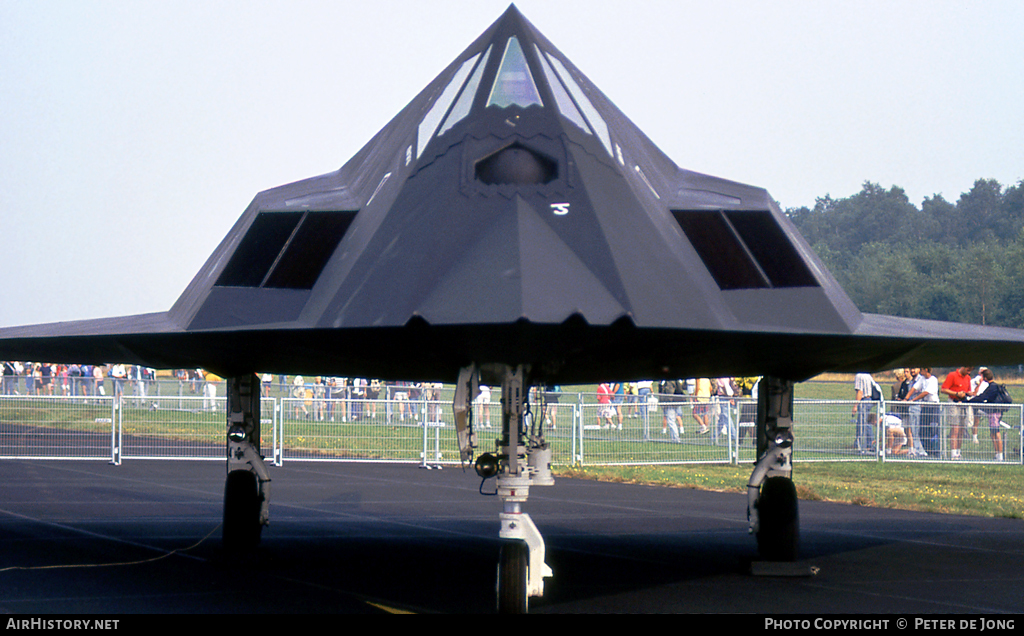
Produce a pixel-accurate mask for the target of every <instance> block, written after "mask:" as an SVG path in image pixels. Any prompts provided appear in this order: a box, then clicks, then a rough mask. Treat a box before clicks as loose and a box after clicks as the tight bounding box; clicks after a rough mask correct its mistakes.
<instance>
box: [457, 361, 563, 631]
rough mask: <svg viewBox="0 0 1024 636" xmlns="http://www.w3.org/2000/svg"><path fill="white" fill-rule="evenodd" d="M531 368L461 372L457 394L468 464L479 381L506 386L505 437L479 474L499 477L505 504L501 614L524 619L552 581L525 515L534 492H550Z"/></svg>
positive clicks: (479, 464)
mask: <svg viewBox="0 0 1024 636" xmlns="http://www.w3.org/2000/svg"><path fill="white" fill-rule="evenodd" d="M527 373H528V368H526V367H524V366H518V367H516V368H515V369H513V368H511V367H509V366H506V365H493V366H486V367H483V368H482V369H478V368H477V367H476V365H473V366H470V367H467V368H464V369H462V370H461V371H460V372H459V383H458V386H457V387H456V394H455V413H456V430H457V432H458V437H459V443H460V451H461V453H462V458H463V460H464V461H465V460H468V459H469V458H471V456H472V449H473V447H474V446H475V437H474V434H473V431H472V421H471V418H470V417H469V404H470V403H471V402H472V400H473V398H474V397H476V395H477V393H478V392H479V389H478V384H479V376H480V375H481V374H483V375H485V377H486V380H487V383H488V384H497V382H495V381H494V380H499V381H500V382H501V411H502V415H501V422H502V430H501V437H500V438H499V439H497V440H495V445H496V447H497V448H496V453H495V454H491V453H484V454H483V455H481V456H480V457H479V458H477V460H476V463H475V467H476V471H477V474H479V475H480V476H481V477H483V478H484V479H488V478H490V477H497V495H498V498H499V499H501V502H502V511H501V513H499V515H498V518H499V521H500V522H501V527H500V530H499V533H498V535H499V536H500V537H501V539H502V545H501V552H500V554H499V557H498V582H497V596H498V612H499V613H504V614H524V613H526V611H527V609H528V608H529V599H530V597H531V596H533V597H537V596H543V595H544V578H545V577H550V576H551V575H552V572H551V568H550V567H548V565H547V564H546V563H545V562H544V555H545V548H544V539H543V538H542V537H541V535H540V532H539V531H538V530H537V526H535V525H534V523H533V520H532V519H531V518H530V515H528V514H526V513H524V512H523V511H522V504H524V503H525V502H526V500H527V498H528V497H529V495H530V486H550V485H552V484H554V479H552V477H551V447H550V446H549V445H548V443H547V442H546V441H545V440H544V431H543V427H542V426H541V425H538V426H537V427H535V426H534V421H533V418H532V417H531V416H530V414H529V408H528V405H527V399H526V398H527V395H528V394H529V390H530V387H529V382H528V381H527V378H526V375H527Z"/></svg>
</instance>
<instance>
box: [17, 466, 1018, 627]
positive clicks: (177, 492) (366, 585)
mask: <svg viewBox="0 0 1024 636" xmlns="http://www.w3.org/2000/svg"><path fill="white" fill-rule="evenodd" d="M695 470H699V468H695ZM270 471H271V477H272V478H273V484H272V499H271V524H270V526H268V527H267V528H265V529H264V532H263V540H262V543H261V545H260V547H259V548H258V550H257V551H256V552H254V553H253V554H252V555H251V556H250V557H249V558H246V559H243V560H242V561H241V562H232V561H228V560H226V559H225V557H224V555H223V554H222V552H221V546H220V529H219V524H220V522H221V506H222V498H223V483H224V478H225V463H224V462H222V461H215V462H210V461H206V462H199V461H195V462H183V461H162V462H161V461H143V460H136V461H125V462H124V463H123V464H122V465H121V466H112V465H109V464H106V463H103V462H87V461H22V460H7V461H3V462H0V480H2V481H0V483H2V486H0V613H9V614H24V615H37V614H51V613H56V614H64V615H85V614H89V615H121V614H136V613H142V614H241V613H268V614H270V613H287V614H324V613H387V612H414V613H430V614H453V613H454V614H467V613H469V614H482V613H490V612H493V610H494V604H495V599H494V585H495V570H496V563H497V555H498V547H499V544H498V536H497V534H498V512H499V510H500V507H501V505H500V502H499V501H498V499H497V497H493V496H484V495H481V494H480V490H481V483H480V479H479V478H478V477H477V476H476V475H475V473H473V472H472V470H467V471H466V472H463V471H462V470H461V469H459V468H451V467H449V468H445V469H444V470H424V469H421V468H419V467H416V466H411V465H386V464H351V463H348V464H343V463H312V462H309V463H307V462H290V463H287V464H285V465H284V466H283V467H273V466H272V467H270ZM493 487H494V481H493V480H491V481H489V482H486V483H485V484H483V491H484V492H493ZM524 511H525V512H528V513H529V514H530V515H531V516H532V517H533V519H534V521H535V523H536V525H537V526H538V527H539V529H540V531H541V532H542V533H543V535H544V537H545V541H546V543H547V550H548V559H547V561H548V564H549V565H550V566H551V568H552V569H553V570H554V578H553V579H549V580H548V583H547V589H546V594H545V596H544V598H542V599H532V600H531V607H530V611H531V613H537V614H540V613H745V614H761V615H771V616H787V615H793V614H796V613H800V614H819V615H826V614H858V613H868V614H885V615H893V616H897V615H898V616H903V617H909V616H919V615H926V614H929V615H930V614H952V613H970V614H985V615H994V614H1004V613H1009V614H1016V613H1018V612H1021V610H1022V609H1024V521H1021V520H1012V519H988V518H977V517H962V516H951V515H938V514H928V513H916V512H904V511H896V510H883V509H871V508H862V507H857V506H850V505H841V504H829V503H823V502H801V503H800V517H801V537H802V555H801V557H802V559H801V561H800V562H799V563H798V564H797V567H795V568H791V569H788V570H785V571H778V570H776V571H773V572H769V573H767V574H765V573H761V572H760V568H759V567H758V565H759V564H758V563H757V562H756V559H757V554H756V546H755V542H754V539H753V538H752V537H751V536H749V535H748V533H747V527H746V499H745V497H744V496H743V495H737V494H725V493H713V492H702V491H696V490H687V489H674V488H661V487H646V486H634V485H624V484H606V483H597V482H590V481H584V480H577V479H558V480H557V483H556V484H555V485H554V486H552V487H548V488H539V487H535V488H533V490H532V492H531V496H530V500H529V502H528V503H527V504H526V505H525V507H524ZM752 563H753V565H754V571H757V572H758V574H752V573H751V572H752V568H751V566H752ZM812 572H813V574H812Z"/></svg>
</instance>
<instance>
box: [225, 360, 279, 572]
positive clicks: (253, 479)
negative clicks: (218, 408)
mask: <svg viewBox="0 0 1024 636" xmlns="http://www.w3.org/2000/svg"><path fill="white" fill-rule="evenodd" d="M227 411H228V436H227V437H228V439H227V446H228V476H227V482H226V484H225V486H224V525H223V527H222V540H223V544H224V549H225V551H226V552H227V553H228V554H229V555H232V556H241V555H243V554H245V553H247V552H248V551H251V550H252V549H253V548H255V547H256V546H257V545H258V544H259V542H260V534H261V532H262V530H263V526H265V525H267V523H269V521H270V475H269V474H268V472H267V468H266V466H265V465H264V464H263V457H262V456H261V455H260V381H259V378H258V377H256V376H255V375H249V376H241V377H237V378H229V379H228V409H227Z"/></svg>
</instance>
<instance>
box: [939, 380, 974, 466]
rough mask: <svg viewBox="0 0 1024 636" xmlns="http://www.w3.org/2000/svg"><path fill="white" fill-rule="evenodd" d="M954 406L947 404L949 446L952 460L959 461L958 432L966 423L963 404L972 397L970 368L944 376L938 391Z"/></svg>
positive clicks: (965, 410) (964, 405)
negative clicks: (949, 431)
mask: <svg viewBox="0 0 1024 636" xmlns="http://www.w3.org/2000/svg"><path fill="white" fill-rule="evenodd" d="M939 391H940V392H941V393H944V394H945V395H946V396H948V397H949V399H950V401H951V402H954V404H948V405H947V406H946V408H947V411H946V412H947V417H948V419H949V421H950V426H951V427H952V432H951V434H950V439H949V445H950V448H952V449H953V450H952V457H951V458H952V459H960V432H961V430H962V428H963V426H964V425H965V424H966V423H967V405H966V404H963V402H966V401H967V398H969V397H971V396H973V395H974V393H973V392H972V391H971V367H960V368H959V369H957V370H956V371H952V372H950V374H949V375H947V376H946V381H945V382H943V383H942V387H941V388H940V389H939Z"/></svg>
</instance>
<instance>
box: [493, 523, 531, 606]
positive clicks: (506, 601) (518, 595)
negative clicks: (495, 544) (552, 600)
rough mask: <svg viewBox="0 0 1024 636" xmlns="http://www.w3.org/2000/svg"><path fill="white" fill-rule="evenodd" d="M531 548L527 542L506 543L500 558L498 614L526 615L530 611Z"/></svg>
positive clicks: (503, 545)
mask: <svg viewBox="0 0 1024 636" xmlns="http://www.w3.org/2000/svg"><path fill="white" fill-rule="evenodd" d="M529 564H530V548H529V546H527V545H526V542H525V541H506V542H504V543H503V544H502V546H501V553H500V555H499V556H498V613H499V614H525V613H526V612H527V610H528V609H529V595H528V594H527V591H526V583H527V581H528V580H529Z"/></svg>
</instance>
